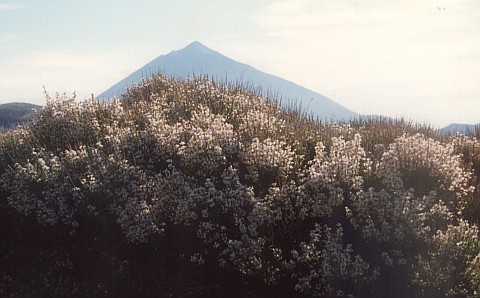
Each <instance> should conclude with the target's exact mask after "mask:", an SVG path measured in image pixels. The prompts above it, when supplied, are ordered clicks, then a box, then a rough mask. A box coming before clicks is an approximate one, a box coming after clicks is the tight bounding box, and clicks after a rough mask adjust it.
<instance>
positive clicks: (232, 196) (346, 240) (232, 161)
mask: <svg viewBox="0 0 480 298" xmlns="http://www.w3.org/2000/svg"><path fill="white" fill-rule="evenodd" d="M302 115H303V113H301V112H300V111H284V110H281V109H279V108H278V107H277V104H276V103H275V102H274V101H270V100H268V99H267V100H262V99H261V98H259V97H258V96H257V95H256V94H255V93H253V92H249V91H248V90H245V89H244V88H242V87H241V86H230V85H219V84H215V83H213V82H210V81H207V80H205V79H202V78H200V79H195V80H192V81H179V80H168V79H166V78H164V77H163V76H160V75H158V76H154V77H152V78H151V79H149V80H146V81H144V82H143V83H142V85H140V86H137V87H132V88H131V89H130V90H129V91H128V92H127V93H126V94H125V95H124V98H123V99H122V100H116V99H113V100H111V101H109V102H97V101H94V100H90V101H86V102H83V103H80V102H78V101H76V100H74V99H72V98H67V97H65V96H57V97H56V98H55V99H48V100H47V104H46V107H45V108H44V109H43V110H42V111H41V112H40V115H39V117H38V118H36V120H34V121H33V123H32V124H31V125H30V126H26V127H23V128H18V129H17V130H13V131H9V132H7V133H5V134H3V135H2V136H1V143H0V163H1V165H2V167H1V170H0V174H1V176H0V195H1V201H0V213H1V215H2V216H1V218H2V219H1V220H2V224H1V227H3V228H2V230H1V234H2V237H0V239H3V240H2V242H1V246H0V260H1V262H2V265H3V266H0V268H2V269H0V293H2V295H4V296H12V297H29V296H32V297H38V296H49V297H58V296H72V297H73V296H78V297H85V296H89V297H118V296H127V297H137V296H142V297H158V296H165V297H184V296H185V297H187V296H191V297H192V296H213V297H223V296H235V295H237V296H238V297H270V296H271V297H292V296H297V297H349V296H355V297H371V296H373V295H376V296H380V297H441V296H453V297H458V296H462V297H474V296H476V295H478V293H479V284H480V283H479V276H480V271H479V269H478V268H479V266H478V263H479V262H478V259H479V256H480V241H479V239H478V235H479V232H478V229H477V226H476V224H478V220H479V217H478V214H480V213H478V212H477V211H480V210H479V209H478V206H479V203H478V191H477V188H475V186H476V185H477V184H478V182H477V181H478V180H477V176H476V173H477V171H476V169H477V168H478V165H479V164H480V162H479V160H480V159H479V154H478V152H479V151H478V145H477V140H476V138H474V137H469V138H460V137H458V136H455V137H452V138H450V139H447V138H443V139H442V138H441V137H439V136H436V135H435V134H434V132H433V131H431V130H429V129H428V128H424V127H423V128H421V129H420V128H415V127H413V126H412V125H410V124H408V123H405V122H402V121H398V122H395V121H390V120H389V121H384V122H382V121H383V120H378V119H370V120H368V119H367V120H364V121H357V122H352V123H351V124H350V125H349V124H338V123H328V124H324V123H319V122H316V121H313V120H310V119H308V118H306V117H303V116H302ZM420 131H421V132H423V134H420V133H419V132H420ZM32 251H33V254H32Z"/></svg>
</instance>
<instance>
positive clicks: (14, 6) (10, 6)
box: [0, 2, 24, 12]
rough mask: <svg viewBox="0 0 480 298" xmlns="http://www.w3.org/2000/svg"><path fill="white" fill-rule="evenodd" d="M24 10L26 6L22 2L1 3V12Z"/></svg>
mask: <svg viewBox="0 0 480 298" xmlns="http://www.w3.org/2000/svg"><path fill="white" fill-rule="evenodd" d="M22 8H24V5H23V4H22V3H20V2H7V3H0V12H2V11H9V10H19V9H22Z"/></svg>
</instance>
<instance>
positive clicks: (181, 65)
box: [98, 42, 358, 120]
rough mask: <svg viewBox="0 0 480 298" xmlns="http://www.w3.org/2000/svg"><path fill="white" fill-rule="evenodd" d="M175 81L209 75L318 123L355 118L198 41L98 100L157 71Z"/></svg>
mask: <svg viewBox="0 0 480 298" xmlns="http://www.w3.org/2000/svg"><path fill="white" fill-rule="evenodd" d="M159 71H161V72H163V73H165V74H166V75H167V76H173V77H178V78H192V77H193V76H194V75H197V76H198V75H201V74H202V75H208V76H209V77H211V78H213V79H215V80H217V81H224V80H225V79H226V80H228V81H231V82H237V81H239V82H242V83H249V84H253V85H254V86H258V87H260V88H261V90H263V94H264V95H273V96H274V97H276V98H277V97H281V98H282V102H283V103H284V105H288V104H289V103H292V102H295V104H296V105H301V106H302V108H305V109H307V112H308V113H309V114H310V113H311V114H312V115H314V116H315V117H318V118H319V119H321V120H348V119H351V118H354V117H356V116H358V114H356V113H355V112H352V111H350V110H349V109H347V108H345V107H343V106H341V105H340V104H338V103H336V102H334V101H333V100H331V99H329V98H327V97H325V96H323V95H321V94H318V93H316V92H314V91H312V90H309V89H307V88H304V87H302V86H299V85H298V84H295V83H293V82H290V81H287V80H284V79H282V78H280V77H277V76H274V75H270V74H267V73H264V72H261V71H259V70H256V69H255V68H253V67H251V66H249V65H246V64H243V63H240V62H237V61H235V60H233V59H230V58H228V57H226V56H224V55H222V54H220V53H218V52H216V51H213V50H211V49H209V48H207V47H205V46H204V45H202V44H201V43H199V42H193V43H191V44H190V45H188V46H187V47H185V48H183V49H181V50H178V51H172V52H170V53H169V54H166V55H162V56H159V57H157V58H156V59H154V60H153V61H151V62H150V63H148V64H146V65H145V66H143V67H142V68H140V69H138V70H137V71H135V72H134V73H132V74H131V75H129V76H128V77H126V78H125V79H123V80H121V81H120V82H118V83H117V84H115V85H114V86H112V87H111V88H109V89H108V90H106V91H104V92H103V93H102V94H100V95H99V96H98V98H103V99H110V98H112V97H113V96H117V97H119V96H121V94H122V93H123V92H124V91H125V90H126V88H127V87H128V86H131V85H132V84H134V83H138V82H140V80H141V78H142V77H148V76H149V75H151V74H153V73H156V72H159Z"/></svg>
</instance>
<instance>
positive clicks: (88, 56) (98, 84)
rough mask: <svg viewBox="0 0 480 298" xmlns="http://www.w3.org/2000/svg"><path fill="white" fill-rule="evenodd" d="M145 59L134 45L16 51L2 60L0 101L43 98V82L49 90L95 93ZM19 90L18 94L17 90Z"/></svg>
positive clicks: (52, 91)
mask: <svg viewBox="0 0 480 298" xmlns="http://www.w3.org/2000/svg"><path fill="white" fill-rule="evenodd" d="M143 63H145V61H144V60H143V59H142V58H141V55H140V57H139V55H138V49H136V48H135V47H133V46H126V47H116V48H115V49H110V50H104V51H99V50H97V49H95V50H92V51H84V50H83V51H75V50H73V51H72V50H68V49H60V48H59V49H55V50H45V51H32V52H29V53H26V54H19V55H17V57H16V58H15V59H12V60H9V61H4V62H2V68H1V69H0V89H1V90H2V95H3V98H0V101H2V102H8V101H15V100H31V101H32V102H35V103H40V104H42V102H43V94H42V90H43V86H45V87H46V89H47V91H48V92H50V93H55V92H60V93H63V92H67V93H68V94H71V93H72V92H74V91H76V93H77V95H78V98H88V97H90V94H91V93H95V94H98V93H100V92H102V91H104V90H105V89H107V88H108V87H110V86H111V85H113V84H114V83H117V82H118V81H119V80H120V79H122V78H123V77H125V76H127V75H128V74H130V73H131V72H133V71H134V70H135V69H136V68H138V66H139V65H142V64H143ZM19 90H21V94H19Z"/></svg>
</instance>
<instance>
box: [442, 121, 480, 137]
mask: <svg viewBox="0 0 480 298" xmlns="http://www.w3.org/2000/svg"><path fill="white" fill-rule="evenodd" d="M478 128H479V124H459V123H452V124H449V125H448V126H445V127H444V128H441V129H439V131H438V132H439V133H440V134H442V135H448V134H455V133H457V132H458V133H461V134H468V133H475V131H476V130H477V129H478Z"/></svg>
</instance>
